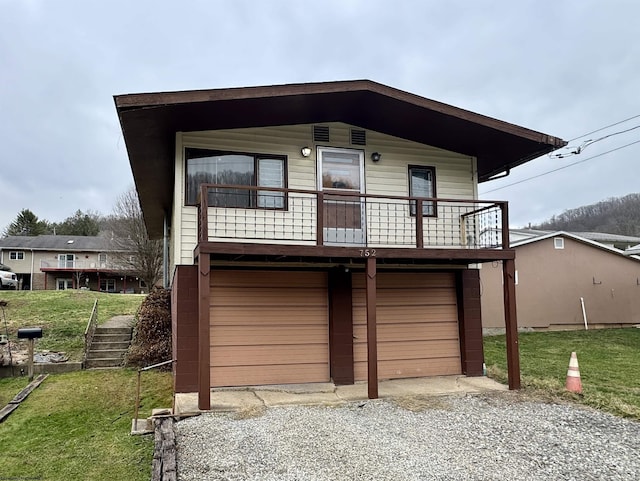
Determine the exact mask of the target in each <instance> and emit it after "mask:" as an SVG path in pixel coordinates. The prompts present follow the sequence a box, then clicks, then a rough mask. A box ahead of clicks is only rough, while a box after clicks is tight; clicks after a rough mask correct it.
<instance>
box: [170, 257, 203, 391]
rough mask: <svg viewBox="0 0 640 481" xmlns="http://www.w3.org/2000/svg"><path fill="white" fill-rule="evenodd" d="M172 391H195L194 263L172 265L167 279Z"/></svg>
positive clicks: (195, 310)
mask: <svg viewBox="0 0 640 481" xmlns="http://www.w3.org/2000/svg"><path fill="white" fill-rule="evenodd" d="M171 347H172V352H173V359H174V360H175V362H174V363H173V390H174V392H197V391H198V386H199V384H198V266H197V265H192V266H176V269H175V271H174V275H173V282H172V283H171Z"/></svg>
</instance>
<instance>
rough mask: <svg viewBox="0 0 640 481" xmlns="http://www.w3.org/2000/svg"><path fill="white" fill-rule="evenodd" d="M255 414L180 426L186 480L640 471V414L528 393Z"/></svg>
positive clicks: (621, 475)
mask: <svg viewBox="0 0 640 481" xmlns="http://www.w3.org/2000/svg"><path fill="white" fill-rule="evenodd" d="M254 414H255V415H256V417H248V418H245V419H243V416H242V415H239V414H234V413H218V414H206V415H202V416H199V417H195V418H190V419H186V420H183V421H180V422H179V423H177V450H178V457H177V460H178V479H179V480H182V481H187V480H198V481H205V480H229V481H235V480H256V481H257V480H260V481H269V480H299V481H306V480H309V481H320V480H323V481H324V480H327V481H337V480H393V481H403V480H463V479H468V480H520V479H526V480H529V479H530V480H603V479H606V480H637V479H640V423H637V422H633V421H628V420H624V419H619V418H616V417H614V416H611V415H608V414H605V413H601V412H598V411H594V410H590V409H585V408H581V407H579V406H575V405H569V404H545V403H541V402H532V401H527V400H523V398H522V396H521V395H520V394H518V393H495V394H486V395H475V396H466V397H461V396H447V397H437V398H405V399H399V400H396V401H392V400H376V401H367V402H361V403H349V404H345V405H342V406H339V407H303V406H289V407H278V408H270V409H268V410H266V411H264V412H263V413H254ZM246 415H247V414H245V416H246Z"/></svg>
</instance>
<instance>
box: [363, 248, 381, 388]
mask: <svg viewBox="0 0 640 481" xmlns="http://www.w3.org/2000/svg"><path fill="white" fill-rule="evenodd" d="M365 277H366V294H367V388H368V389H367V394H368V396H369V399H378V334H377V331H376V329H377V326H376V323H377V321H376V304H377V295H376V289H377V287H376V258H375V257H369V258H367V264H366V272H365Z"/></svg>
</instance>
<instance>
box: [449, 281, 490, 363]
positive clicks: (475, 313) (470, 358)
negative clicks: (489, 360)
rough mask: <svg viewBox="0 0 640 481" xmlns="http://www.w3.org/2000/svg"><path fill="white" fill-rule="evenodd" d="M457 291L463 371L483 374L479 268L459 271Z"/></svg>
mask: <svg viewBox="0 0 640 481" xmlns="http://www.w3.org/2000/svg"><path fill="white" fill-rule="evenodd" d="M456 292H457V298H458V329H459V333H460V361H461V365H462V373H463V374H465V375H467V376H482V374H483V369H482V364H483V362H484V349H483V344H482V316H481V307H480V272H479V271H478V270H477V269H465V270H463V271H459V272H457V273H456Z"/></svg>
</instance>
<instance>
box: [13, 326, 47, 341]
mask: <svg viewBox="0 0 640 481" xmlns="http://www.w3.org/2000/svg"><path fill="white" fill-rule="evenodd" d="M41 337H42V328H41V327H26V328H24V329H18V339H39V338H41Z"/></svg>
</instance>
